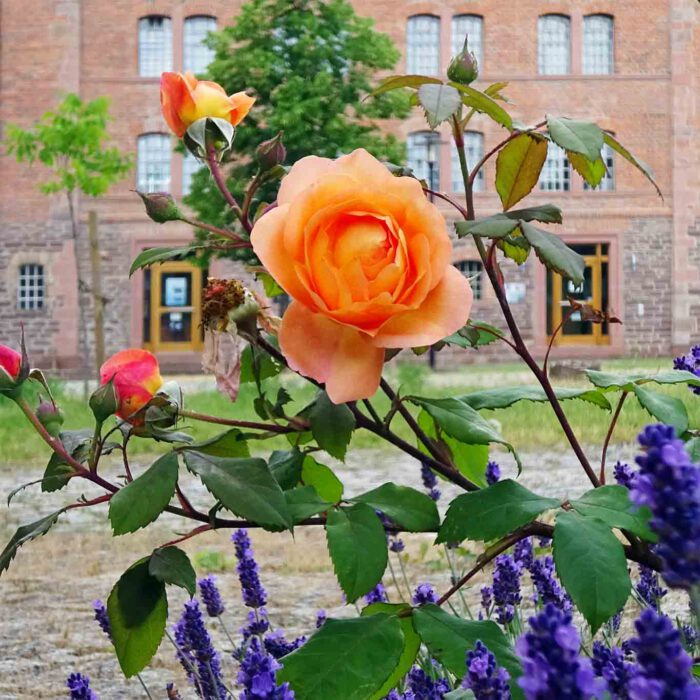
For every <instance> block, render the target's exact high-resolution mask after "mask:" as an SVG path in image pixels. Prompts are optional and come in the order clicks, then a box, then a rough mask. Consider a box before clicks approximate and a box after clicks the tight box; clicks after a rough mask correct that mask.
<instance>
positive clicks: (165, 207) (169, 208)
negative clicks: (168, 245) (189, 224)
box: [136, 190, 182, 224]
mask: <svg viewBox="0 0 700 700" xmlns="http://www.w3.org/2000/svg"><path fill="white" fill-rule="evenodd" d="M136 194H137V195H138V196H139V197H141V199H142V200H143V203H144V204H145V205H146V214H148V216H149V217H150V218H151V220H152V221H155V222H156V223H157V224H164V223H165V222H166V221H180V220H181V219H182V212H181V211H180V209H179V208H178V206H177V203H176V202H175V200H174V199H173V197H172V195H170V194H168V193H167V192H150V193H144V192H139V191H138V190H137V191H136Z"/></svg>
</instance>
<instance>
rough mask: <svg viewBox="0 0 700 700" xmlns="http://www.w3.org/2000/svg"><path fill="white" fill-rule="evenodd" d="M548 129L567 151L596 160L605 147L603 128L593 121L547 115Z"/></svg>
mask: <svg viewBox="0 0 700 700" xmlns="http://www.w3.org/2000/svg"><path fill="white" fill-rule="evenodd" d="M547 130H548V131H549V135H550V136H551V137H552V141H554V143H556V144H557V145H558V146H561V147H562V148H563V149H565V150H567V151H573V152H574V153H580V154H581V155H582V156H585V157H586V158H588V160H591V161H593V160H596V159H597V158H598V157H599V156H600V151H601V149H602V148H603V130H602V129H601V128H600V127H599V126H598V125H597V124H594V123H593V122H584V121H579V120H577V119H568V118H567V117H551V116H548V117H547Z"/></svg>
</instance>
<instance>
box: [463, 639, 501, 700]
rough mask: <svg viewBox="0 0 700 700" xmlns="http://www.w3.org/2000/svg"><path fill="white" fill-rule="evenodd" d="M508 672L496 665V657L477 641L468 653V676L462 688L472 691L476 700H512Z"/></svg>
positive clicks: (465, 677)
mask: <svg viewBox="0 0 700 700" xmlns="http://www.w3.org/2000/svg"><path fill="white" fill-rule="evenodd" d="M509 679H510V675H509V674H508V671H506V670H505V669H504V668H501V667H500V666H498V665H497V664H496V657H495V656H494V655H493V654H492V653H491V652H490V651H489V649H488V647H487V646H486V645H485V644H483V642H481V640H477V642H476V646H475V647H474V649H473V650H470V651H468V652H467V674H466V676H464V680H463V681H462V688H466V689H468V690H471V691H472V693H474V697H475V698H476V700H510V698H511V695H510V688H509V687H508V681H509Z"/></svg>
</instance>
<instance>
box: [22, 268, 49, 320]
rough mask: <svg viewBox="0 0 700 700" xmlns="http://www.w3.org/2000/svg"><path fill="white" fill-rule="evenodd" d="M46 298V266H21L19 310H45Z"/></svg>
mask: <svg viewBox="0 0 700 700" xmlns="http://www.w3.org/2000/svg"><path fill="white" fill-rule="evenodd" d="M45 297H46V281H45V278H44V266H43V265H37V264H36V263H25V264H24V265H20V266H19V274H18V275H17V308H18V309H20V310H21V311H38V310H39V309H43V308H44V300H45Z"/></svg>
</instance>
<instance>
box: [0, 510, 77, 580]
mask: <svg viewBox="0 0 700 700" xmlns="http://www.w3.org/2000/svg"><path fill="white" fill-rule="evenodd" d="M65 510H66V509H65V508H61V510H57V511H54V512H53V513H51V514H50V515H45V516H44V517H43V518H39V520H35V521H34V522H33V523H29V524H28V525H21V526H20V527H18V528H17V531H16V532H15V534H14V535H12V538H11V539H10V541H9V542H8V543H7V545H6V546H5V549H3V550H2V553H1V554H0V574H2V572H3V571H6V570H7V569H8V568H9V567H10V562H11V561H12V560H13V559H14V558H15V556H16V554H17V550H18V549H19V548H20V547H21V546H22V545H23V544H26V543H27V542H31V540H34V539H36V538H37V537H41V536H42V535H45V534H46V533H47V532H48V531H49V530H50V529H51V528H52V527H53V526H54V525H55V524H56V521H57V520H58V518H59V516H60V515H61V514H63V513H64V512H65Z"/></svg>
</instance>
